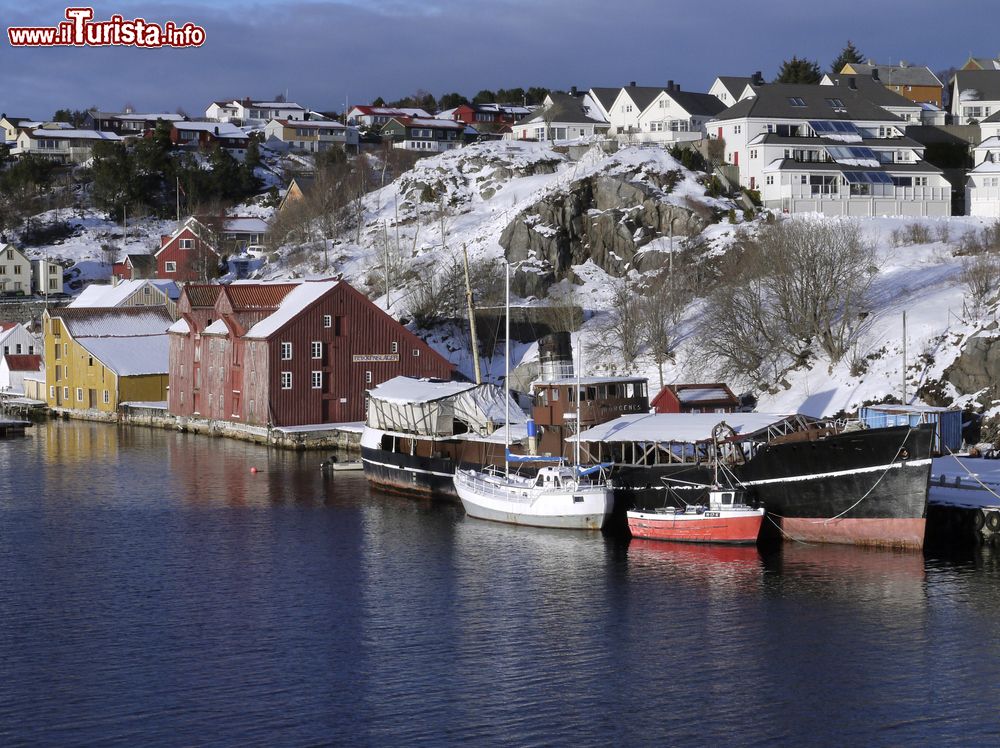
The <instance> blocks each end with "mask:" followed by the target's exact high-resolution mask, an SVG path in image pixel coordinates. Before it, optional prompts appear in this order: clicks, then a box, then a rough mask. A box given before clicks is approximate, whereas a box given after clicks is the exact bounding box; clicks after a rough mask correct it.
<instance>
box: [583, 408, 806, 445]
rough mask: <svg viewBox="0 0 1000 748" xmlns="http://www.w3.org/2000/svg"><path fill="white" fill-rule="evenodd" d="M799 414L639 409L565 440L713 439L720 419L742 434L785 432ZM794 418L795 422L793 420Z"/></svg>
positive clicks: (797, 421)
mask: <svg viewBox="0 0 1000 748" xmlns="http://www.w3.org/2000/svg"><path fill="white" fill-rule="evenodd" d="M800 419H801V417H800V416H797V415H793V416H789V415H781V414H775V413H639V414H635V415H627V416H620V417H618V418H616V419H614V420H613V421H608V422H606V423H602V424H598V425H597V426H594V427H593V428H589V429H587V430H586V431H584V432H582V433H581V434H580V435H579V437H577V436H575V435H574V436H569V437H567V438H566V441H569V442H574V441H576V440H577V439H579V440H580V442H581V443H597V442H601V443H612V442H639V443H654V444H655V443H660V444H664V443H680V444H697V443H699V442H707V441H711V440H712V430H713V429H714V428H715V427H716V426H717V425H718V424H719V423H720V422H721V421H725V422H726V423H727V424H729V425H730V426H731V427H732V428H733V431H735V432H736V433H737V434H740V435H747V436H749V435H752V434H756V433H757V432H760V431H772V430H773V431H775V432H776V433H775V435H777V433H786V432H787V431H789V430H796V429H797V428H799V427H800ZM790 422H794V423H790Z"/></svg>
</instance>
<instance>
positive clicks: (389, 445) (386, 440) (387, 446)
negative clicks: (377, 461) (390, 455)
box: [381, 434, 395, 452]
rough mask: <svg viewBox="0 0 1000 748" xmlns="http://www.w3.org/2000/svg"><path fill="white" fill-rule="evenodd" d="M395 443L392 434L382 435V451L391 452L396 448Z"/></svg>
mask: <svg viewBox="0 0 1000 748" xmlns="http://www.w3.org/2000/svg"><path fill="white" fill-rule="evenodd" d="M393 441H395V437H393V436H391V435H390V434H382V445H381V446H382V449H384V450H386V451H387V452H391V451H392V450H393V448H394V445H393Z"/></svg>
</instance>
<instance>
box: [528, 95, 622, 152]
mask: <svg viewBox="0 0 1000 748" xmlns="http://www.w3.org/2000/svg"><path fill="white" fill-rule="evenodd" d="M608 126H609V125H608V121H607V120H606V119H605V118H604V115H603V113H602V112H601V109H600V107H599V106H598V105H597V102H595V101H594V99H593V97H591V95H590V94H589V93H585V94H577V95H575V96H574V95H573V94H565V93H550V94H549V95H548V96H546V97H545V101H544V103H543V104H542V106H540V107H539V108H538V109H536V110H535V111H533V112H532V113H531V114H529V115H528V116H527V117H525V118H524V119H521V120H518V121H517V122H515V123H514V126H513V127H512V128H511V129H512V132H511V135H510V138H511V139H514V140H571V139H574V138H582V137H589V136H592V135H602V134H604V133H606V132H607V131H608Z"/></svg>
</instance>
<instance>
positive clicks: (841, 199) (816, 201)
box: [709, 84, 951, 216]
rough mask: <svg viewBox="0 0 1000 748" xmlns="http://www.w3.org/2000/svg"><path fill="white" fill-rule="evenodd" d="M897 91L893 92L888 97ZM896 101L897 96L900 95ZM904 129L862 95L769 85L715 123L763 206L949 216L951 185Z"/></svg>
mask: <svg viewBox="0 0 1000 748" xmlns="http://www.w3.org/2000/svg"><path fill="white" fill-rule="evenodd" d="M888 93H891V92H888ZM893 95H894V94H893ZM907 124H908V123H907V122H905V121H903V120H902V119H900V118H899V117H897V116H896V115H894V114H890V113H889V112H888V111H886V110H885V109H883V108H882V107H880V106H878V105H877V104H874V103H872V102H871V101H869V100H868V99H867V98H866V97H865V96H864V95H863V93H862V92H861V91H859V90H858V89H857V88H852V87H849V86H810V85H790V84H789V85H786V84H767V85H764V86H757V87H755V89H754V95H753V96H751V97H748V98H745V99H743V100H742V101H739V102H737V103H736V104H735V105H733V106H732V107H730V108H729V109H726V110H725V111H724V112H722V113H721V114H719V115H718V116H717V117H716V118H715V119H714V120H713V121H712V122H710V123H709V130H710V133H711V136H712V137H713V138H718V139H721V140H724V141H725V149H724V153H725V160H726V162H727V163H729V164H731V165H732V166H735V167H739V182H740V184H741V185H742V186H744V187H746V188H748V189H751V190H759V191H760V195H761V200H762V202H763V204H764V206H765V207H768V208H772V209H775V210H781V211H783V212H788V213H797V212H806V211H818V212H821V213H826V214H828V215H913V216H946V215H950V213H951V187H950V185H949V183H948V181H947V180H946V179H945V178H944V175H943V173H942V172H941V170H940V169H938V168H937V167H934V166H931V165H930V164H928V163H927V162H926V161H924V160H923V153H924V146H923V145H921V144H920V143H918V142H916V141H915V140H913V139H911V138H907V137H906V136H905V133H906V126H907Z"/></svg>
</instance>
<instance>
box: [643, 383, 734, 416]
mask: <svg viewBox="0 0 1000 748" xmlns="http://www.w3.org/2000/svg"><path fill="white" fill-rule="evenodd" d="M650 406H651V407H652V408H653V412H654V413H735V412H737V411H738V410H739V409H740V399H739V398H738V397H736V395H734V394H733V391H732V390H731V389H729V386H728V385H727V384H725V383H723V382H713V383H710V384H668V385H667V386H666V387H664V388H663V389H662V390H660V392H659V393H658V394H657V395H656V397H654V398H653V400H652V402H650Z"/></svg>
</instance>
